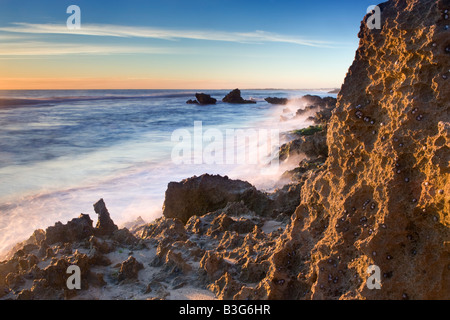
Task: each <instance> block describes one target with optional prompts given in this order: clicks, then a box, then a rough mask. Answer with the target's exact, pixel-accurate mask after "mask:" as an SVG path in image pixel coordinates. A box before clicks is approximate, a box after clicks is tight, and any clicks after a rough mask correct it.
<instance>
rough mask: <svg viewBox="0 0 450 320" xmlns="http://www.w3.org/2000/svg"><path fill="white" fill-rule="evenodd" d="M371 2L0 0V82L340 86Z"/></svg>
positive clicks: (19, 85)
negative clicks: (73, 21)
mask: <svg viewBox="0 0 450 320" xmlns="http://www.w3.org/2000/svg"><path fill="white" fill-rule="evenodd" d="M373 4H378V2H375V3H374V2H373V0H372V1H366V0H347V1H336V0H332V1H330V0H323V1H311V0H308V1H303V0H292V1H291V0H277V1H275V0H259V1H243V0H241V1H236V0H220V1H219V0H208V1H206V0H189V1H187V0H182V1H179V0H161V1H152V0H128V1H123V0H118V1H103V0H97V1H95V0H70V1H66V0H52V1H51V0H39V1H37V0H0V90H10V89H229V88H236V87H239V88H241V89H254V88H284V89H319V88H339V87H340V86H341V84H342V82H343V80H344V77H345V75H346V73H347V70H348V68H349V66H350V65H351V63H352V61H353V59H354V57H355V51H356V49H357V47H358V42H359V40H358V37H357V33H358V31H359V28H360V24H361V20H362V18H363V17H364V15H365V14H366V10H367V8H368V7H369V6H370V5H373ZM70 5H77V6H78V7H79V8H80V11H81V19H80V22H81V24H80V27H81V28H80V29H77V30H70V29H68V28H67V19H68V18H69V17H70V16H71V14H68V13H67V8H68V7H69V6H70Z"/></svg>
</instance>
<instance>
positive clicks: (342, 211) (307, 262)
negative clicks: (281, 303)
mask: <svg viewBox="0 0 450 320" xmlns="http://www.w3.org/2000/svg"><path fill="white" fill-rule="evenodd" d="M380 8H381V10H382V12H381V14H382V20H383V25H382V29H381V30H376V29H374V30H370V29H368V28H367V27H366V25H365V23H362V25H361V31H360V33H359V37H360V45H359V48H358V50H357V52H356V58H355V61H354V62H353V64H352V66H351V67H350V69H349V72H348V74H347V77H346V79H345V82H344V84H343V86H342V89H341V90H340V93H339V96H338V103H337V108H336V109H335V111H334V114H333V116H332V117H331V120H330V123H329V125H328V133H327V140H328V147H329V157H328V160H327V162H326V166H327V169H326V170H324V171H323V172H320V173H319V174H318V175H315V176H313V177H311V178H310V179H307V180H306V182H305V184H304V186H303V188H302V191H301V204H300V205H299V207H298V208H297V210H296V213H295V219H294V221H293V222H292V223H291V225H290V227H289V228H288V229H287V230H286V232H285V233H284V234H283V235H282V236H281V237H280V239H279V242H278V245H277V248H276V250H275V252H274V254H273V256H272V257H271V259H270V262H271V266H270V270H269V272H268V275H267V277H266V278H265V279H264V280H263V281H262V282H260V284H259V285H258V287H257V288H256V289H255V290H249V289H246V290H242V291H241V292H240V293H239V294H237V295H236V296H235V297H236V298H246V297H247V298H248V297H250V298H268V299H450V287H449V286H448V283H450V269H449V261H450V260H449V257H450V253H449V239H450V231H449V224H450V215H449V212H450V200H449V199H450V196H449V195H450V181H449V180H450V171H449V160H450V152H449V151H450V148H449V143H450V141H449V138H450V131H449V130H450V125H449V120H450V119H449V110H450V105H449V101H450V96H449V95H450V90H449V89H448V81H449V80H448V76H449V56H448V52H446V47H448V46H449V41H448V39H449V31H448V28H446V27H445V26H446V24H448V22H447V21H446V20H445V17H444V12H445V10H449V9H450V5H449V2H448V1H442V0H440V1H434V0H420V1H401V0H393V1H389V2H386V3H384V4H382V5H380ZM366 19H367V17H366ZM370 265H376V266H378V267H379V268H380V270H381V275H382V278H381V286H382V288H381V289H380V290H370V289H368V287H367V286H366V281H367V279H368V277H369V274H368V273H367V268H368V267H369V266H370Z"/></svg>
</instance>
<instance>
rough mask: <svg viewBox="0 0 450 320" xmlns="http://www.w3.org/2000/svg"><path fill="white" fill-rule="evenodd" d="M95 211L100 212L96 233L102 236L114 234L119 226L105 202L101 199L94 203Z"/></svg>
mask: <svg viewBox="0 0 450 320" xmlns="http://www.w3.org/2000/svg"><path fill="white" fill-rule="evenodd" d="M94 211H95V213H97V214H98V222H97V225H96V227H95V234H96V235H100V236H105V235H112V234H113V233H114V232H115V231H117V230H119V228H118V227H117V226H116V225H115V224H114V221H112V219H111V217H110V215H109V212H108V209H106V205H105V202H104V201H103V199H100V200H99V201H97V202H96V203H95V204H94Z"/></svg>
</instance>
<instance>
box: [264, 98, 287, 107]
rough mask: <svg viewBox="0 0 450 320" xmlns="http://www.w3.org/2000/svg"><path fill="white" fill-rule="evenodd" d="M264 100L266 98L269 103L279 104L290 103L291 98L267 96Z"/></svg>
mask: <svg viewBox="0 0 450 320" xmlns="http://www.w3.org/2000/svg"><path fill="white" fill-rule="evenodd" d="M264 100H266V101H267V102H268V103H270V104H278V105H286V104H288V103H289V99H288V98H275V97H273V98H272V97H268V98H265V99H264Z"/></svg>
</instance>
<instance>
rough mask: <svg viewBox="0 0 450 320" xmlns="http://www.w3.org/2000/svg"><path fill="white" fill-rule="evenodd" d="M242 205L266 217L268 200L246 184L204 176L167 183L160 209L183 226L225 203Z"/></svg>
mask: <svg viewBox="0 0 450 320" xmlns="http://www.w3.org/2000/svg"><path fill="white" fill-rule="evenodd" d="M239 201H243V202H244V203H245V204H246V205H247V207H248V208H249V209H250V210H252V211H255V212H258V213H260V214H265V213H266V208H267V206H268V203H269V202H270V201H269V199H268V198H267V197H266V196H265V195H264V194H263V193H262V192H260V191H258V190H257V189H256V188H255V187H254V186H252V185H251V184H250V183H248V182H245V181H241V180H231V179H228V177H221V176H219V175H209V174H204V175H202V176H200V177H193V178H189V179H186V180H183V181H181V182H171V183H169V185H168V187H167V190H166V196H165V201H164V206H163V215H164V216H165V217H166V218H177V219H180V220H181V221H182V222H183V223H186V222H187V221H188V220H189V218H190V217H191V216H194V215H203V214H205V213H208V212H211V211H215V210H218V209H220V208H224V207H225V206H226V205H227V203H229V202H239Z"/></svg>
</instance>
